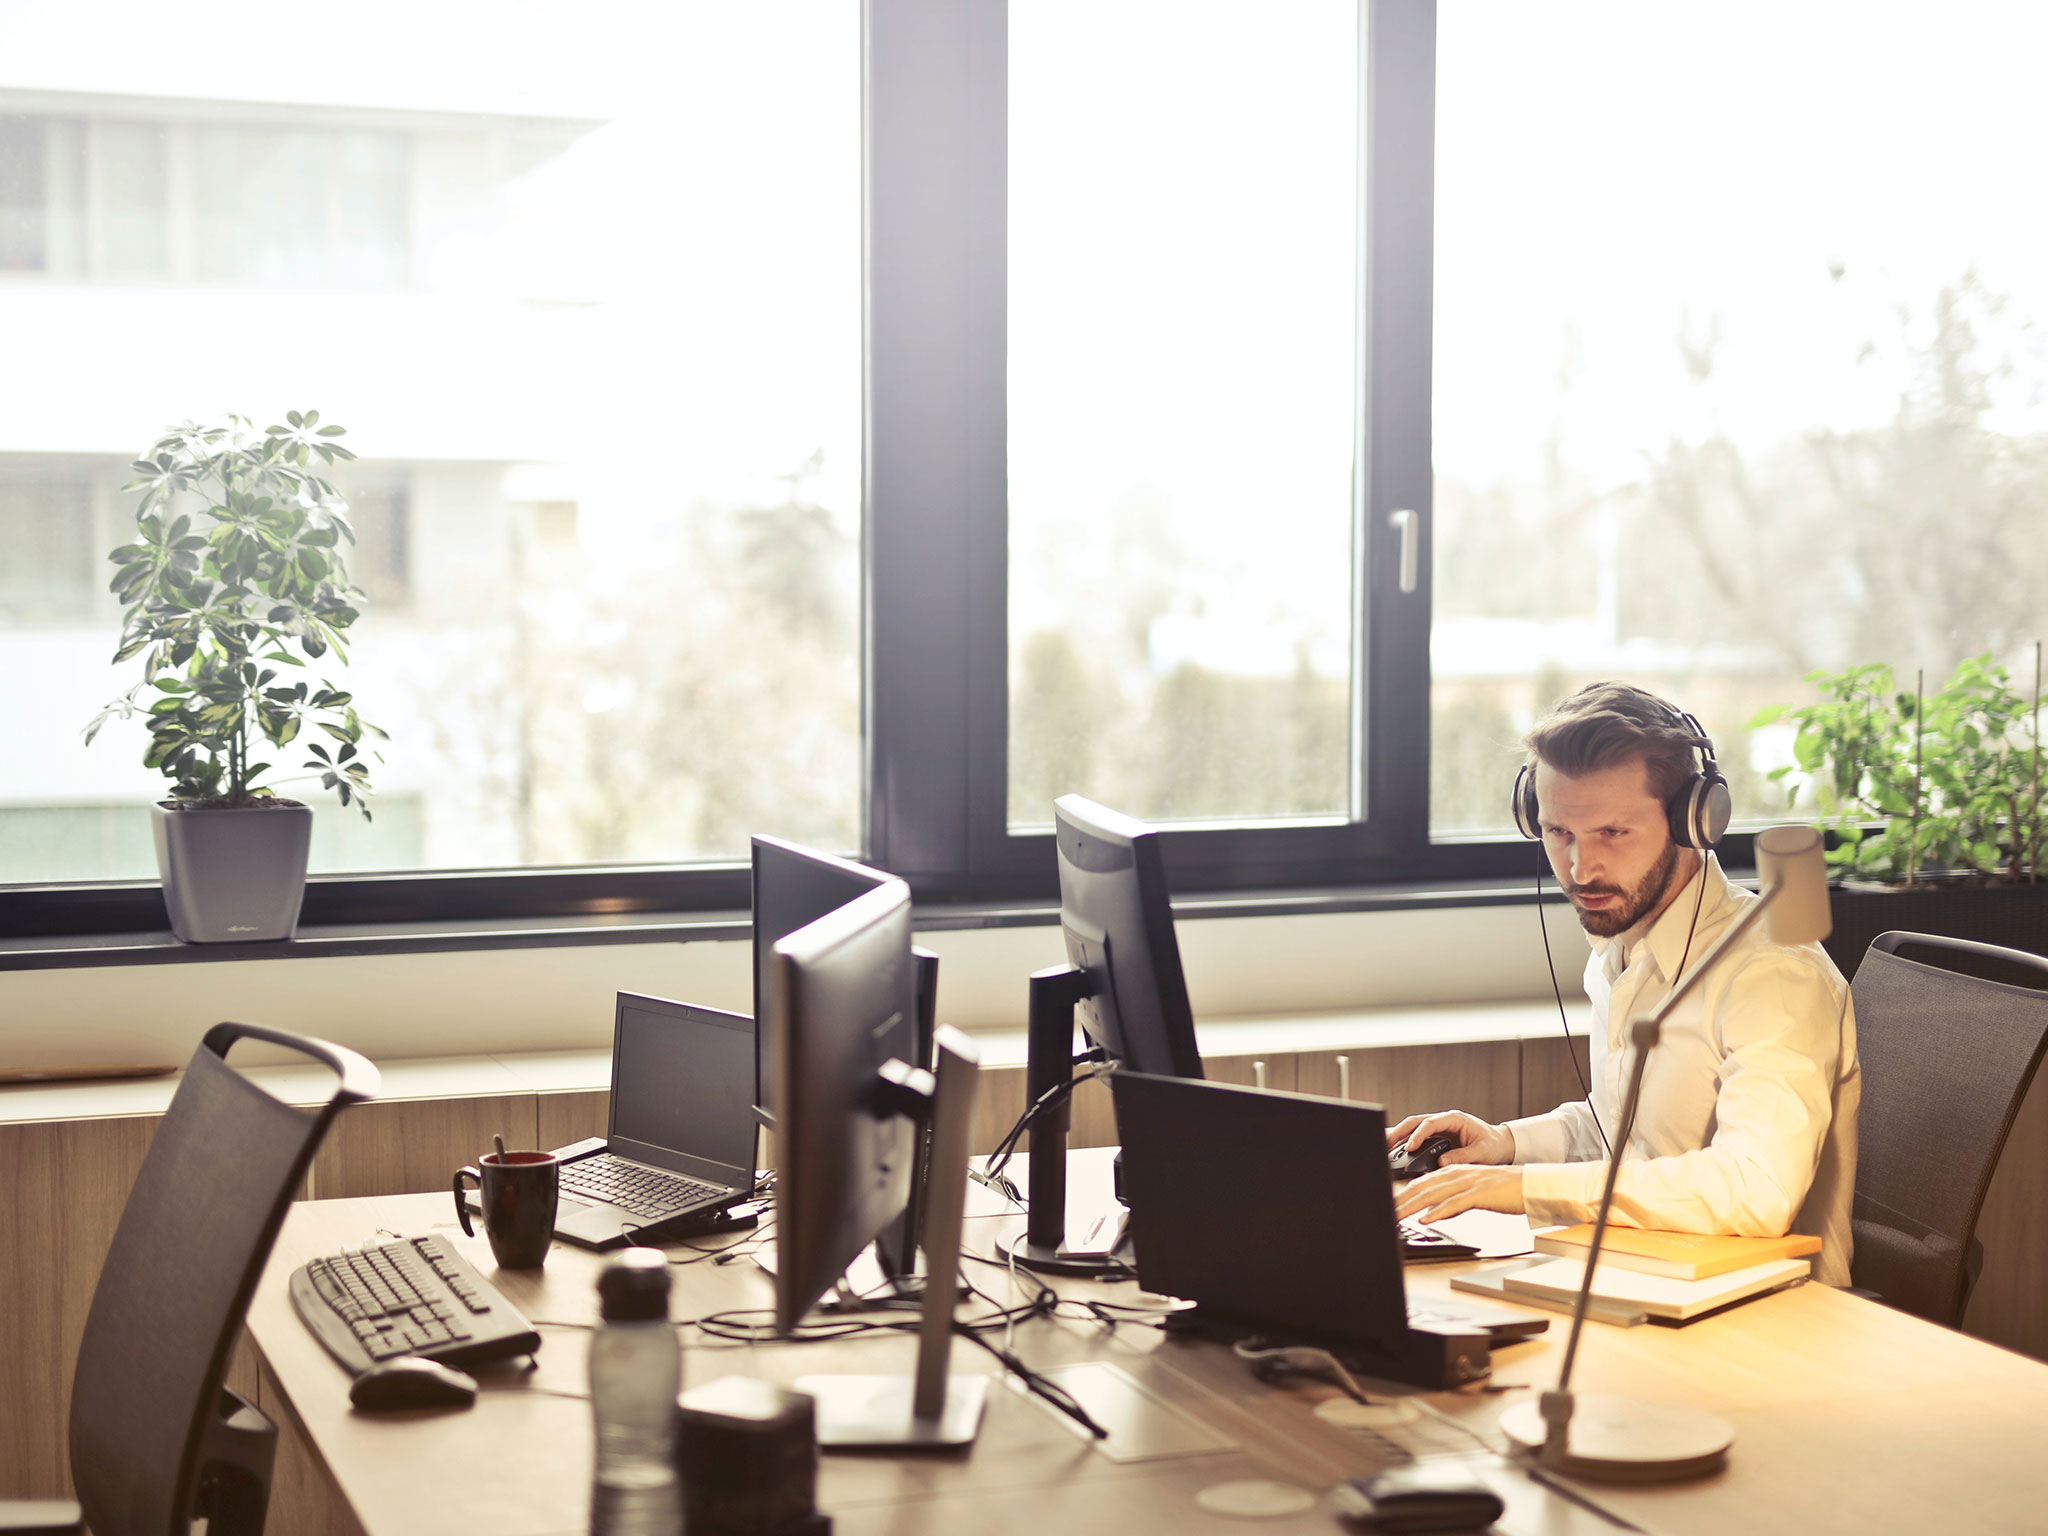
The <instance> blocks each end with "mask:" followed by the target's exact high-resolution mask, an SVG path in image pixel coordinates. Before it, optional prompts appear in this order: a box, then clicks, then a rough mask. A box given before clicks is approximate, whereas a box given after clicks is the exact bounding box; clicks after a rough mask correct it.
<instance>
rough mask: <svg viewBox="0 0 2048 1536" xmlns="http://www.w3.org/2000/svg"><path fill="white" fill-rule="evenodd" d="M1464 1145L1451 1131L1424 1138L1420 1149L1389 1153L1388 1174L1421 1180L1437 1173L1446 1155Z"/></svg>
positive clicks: (1405, 1148) (1397, 1150) (1399, 1149)
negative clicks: (1425, 1175) (1425, 1176)
mask: <svg viewBox="0 0 2048 1536" xmlns="http://www.w3.org/2000/svg"><path fill="white" fill-rule="evenodd" d="M1462 1145H1463V1143H1462V1142H1460V1141H1459V1140H1458V1138H1457V1137H1455V1136H1453V1135H1452V1134H1451V1133H1450V1132H1449V1131H1438V1132H1437V1133H1436V1134H1435V1135H1434V1136H1426V1137H1424V1138H1423V1141H1422V1145H1421V1146H1419V1147H1415V1148H1413V1149H1412V1150H1411V1149H1410V1148H1408V1147H1396V1148H1395V1149H1394V1150H1393V1151H1392V1152H1390V1153H1388V1154H1387V1172H1388V1173H1390V1174H1392V1175H1393V1176H1394V1177H1395V1178H1397V1179H1419V1178H1421V1177H1422V1176H1423V1175H1424V1174H1425V1173H1434V1172H1436V1169H1437V1165H1438V1164H1439V1163H1441V1162H1442V1161H1443V1156H1444V1154H1445V1153H1446V1152H1450V1151H1453V1150H1455V1149H1456V1148H1458V1147H1460V1146H1462Z"/></svg>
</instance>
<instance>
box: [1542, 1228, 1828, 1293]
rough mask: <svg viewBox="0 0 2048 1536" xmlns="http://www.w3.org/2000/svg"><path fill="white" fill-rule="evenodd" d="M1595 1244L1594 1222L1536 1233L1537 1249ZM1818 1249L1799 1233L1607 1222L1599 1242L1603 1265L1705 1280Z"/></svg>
mask: <svg viewBox="0 0 2048 1536" xmlns="http://www.w3.org/2000/svg"><path fill="white" fill-rule="evenodd" d="M1592 1246H1593V1225H1592V1223H1591V1222H1584V1223H1581V1224H1580V1225H1579V1226H1576V1227H1562V1228H1559V1229H1558V1230H1557V1231H1555V1232H1544V1233H1541V1234H1539V1235H1538V1237H1537V1238H1536V1251H1537V1252H1538V1253H1548V1254H1553V1255H1555V1256H1557V1257H1559V1258H1567V1259H1583V1258H1584V1257H1585V1256H1586V1250H1587V1249H1589V1248H1591V1247H1592ZM1819 1252H1820V1239H1819V1238H1818V1237H1811V1236H1808V1235H1806V1234H1804V1233H1799V1232H1793V1233H1788V1234H1787V1235H1786V1236H1784V1237H1725V1236H1720V1235H1715V1234H1703V1233H1698V1232H1650V1231H1645V1230H1644V1229H1642V1228H1640V1227H1617V1226H1613V1225H1609V1227H1608V1228H1607V1236H1606V1238H1605V1239H1603V1240H1602V1242H1601V1244H1600V1265H1601V1268H1603V1269H1604V1268H1606V1267H1607V1266H1608V1265H1610V1264H1611V1265H1613V1266H1614V1267H1615V1268H1616V1269H1634V1270H1640V1271H1641V1272H1642V1273H1644V1274H1646V1275H1668V1276H1670V1277H1671V1278H1672V1279H1674V1280H1705V1279H1709V1278H1710V1277H1712V1276H1714V1275H1725V1274H1728V1273H1729V1272H1730V1271H1732V1270H1737V1269H1748V1268H1750V1267H1751V1266H1752V1265H1756V1264H1768V1263H1769V1262H1770V1261H1771V1260H1773V1259H1805V1258H1811V1257H1812V1256H1813V1255H1814V1254H1816V1253H1819Z"/></svg>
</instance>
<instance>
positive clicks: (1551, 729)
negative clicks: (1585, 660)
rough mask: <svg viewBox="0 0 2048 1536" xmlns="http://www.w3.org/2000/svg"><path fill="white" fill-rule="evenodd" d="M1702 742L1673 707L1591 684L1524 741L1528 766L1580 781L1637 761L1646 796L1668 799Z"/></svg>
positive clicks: (1624, 688) (1639, 693) (1621, 687)
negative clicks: (1644, 771) (1646, 778)
mask: <svg viewBox="0 0 2048 1536" xmlns="http://www.w3.org/2000/svg"><path fill="white" fill-rule="evenodd" d="M1700 740H1701V738H1700V737H1699V736H1697V735H1696V734H1694V732H1693V729H1692V727H1691V726H1690V725H1688V724H1686V722H1685V720H1684V719H1683V718H1682V717H1681V716H1680V714H1679V712H1678V708H1677V706H1676V705H1672V704H1667V703H1665V702H1664V700H1662V699H1660V698H1658V697H1657V695H1655V694H1654V693H1648V692H1645V691H1644V690H1643V689H1641V688H1632V687H1630V686H1629V685H1628V684H1627V683H1591V684H1589V685H1587V686H1586V687H1584V688H1581V689H1580V690H1579V691H1578V692H1577V693H1575V694H1573V695H1572V696H1571V697H1570V698H1568V699H1563V700H1560V701H1559V702H1558V704H1557V705H1556V707H1555V708H1553V709H1552V710H1551V711H1550V713H1549V714H1547V715H1545V716H1544V717H1543V718H1542V719H1541V720H1538V721H1537V722H1536V724H1535V725H1534V726H1532V727H1531V728H1530V730H1529V734H1528V735H1527V736H1525V737H1523V738H1522V745H1523V746H1524V747H1525V748H1527V749H1528V753H1529V766H1530V767H1531V768H1533V767H1535V766H1536V764H1537V763H1539V762H1542V763H1548V764H1549V765H1550V766H1551V767H1552V768H1554V769H1555V770H1556V771H1557V772H1559V773H1561V774H1563V775H1564V776H1565V777H1566V778H1571V779H1576V778H1581V777H1583V776H1584V775H1586V774H1589V773H1598V772H1600V771H1601V770H1602V769H1605V768H1613V767H1615V766H1617V765H1618V764H1621V763H1626V762H1631V761H1634V760H1637V759H1640V760H1641V761H1642V763H1643V765H1644V766H1645V767H1646V768H1647V769H1648V770H1649V787H1650V793H1651V794H1652V795H1653V796H1655V797H1656V798H1657V799H1658V800H1669V799H1670V798H1671V797H1672V795H1674V794H1675V793H1677V791H1678V787H1679V786H1680V785H1681V784H1683V783H1684V782H1685V781H1686V780H1687V779H1688V778H1690V777H1691V776H1692V775H1693V773H1694V772H1695V771H1696V770H1697V769H1698V767H1699V758H1698V757H1697V755H1696V753H1695V749H1696V748H1697V747H1698V746H1699V745H1700Z"/></svg>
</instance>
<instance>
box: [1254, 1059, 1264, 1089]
mask: <svg viewBox="0 0 2048 1536" xmlns="http://www.w3.org/2000/svg"><path fill="white" fill-rule="evenodd" d="M1252 1086H1253V1087H1255V1088H1264V1087H1265V1086H1266V1064H1265V1063H1264V1062H1263V1061H1255V1062H1253V1063H1252Z"/></svg>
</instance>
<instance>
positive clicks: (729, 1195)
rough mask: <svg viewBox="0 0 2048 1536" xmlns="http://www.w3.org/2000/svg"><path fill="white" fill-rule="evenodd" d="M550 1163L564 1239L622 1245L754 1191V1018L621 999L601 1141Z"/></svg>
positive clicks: (664, 1234) (690, 1227) (660, 1235)
mask: <svg viewBox="0 0 2048 1536" xmlns="http://www.w3.org/2000/svg"><path fill="white" fill-rule="evenodd" d="M556 1155H557V1156H559V1157H560V1158H561V1159H562V1193H561V1200H560V1203H559V1205H558V1207H557V1209H556V1213H555V1236H557V1237H559V1238H561V1239H562V1240H563V1241H564V1242H570V1243H575V1244H578V1245H579V1246H581V1247H585V1248H597V1249H606V1248H621V1247H625V1246H626V1245H627V1244H629V1243H655V1244H658V1243H663V1242H670V1241H674V1240H675V1239H677V1238H680V1237H687V1236H689V1235H691V1234H692V1233H694V1232H700V1231H703V1230H704V1229H705V1228H707V1227H710V1226H714V1225H715V1224H716V1223H717V1221H718V1219H719V1218H720V1217H721V1216H723V1215H724V1214H725V1213H726V1212H727V1210H728V1209H729V1208H730V1207H731V1206H733V1205H735V1204H737V1203H739V1202H740V1201H743V1200H746V1199H748V1198H749V1197H750V1196H751V1195H752V1194H753V1189H754V1021H753V1020H752V1019H749V1018H747V1017H746V1016H745V1015H744V1014H738V1013H726V1012H724V1011H723V1010H721V1009H717V1008H699V1007H696V1006H694V1005H692V1004H689V1003H673V1002H669V1001H667V1000H666V999H664V998H659V997H642V996H639V995H638V994H636V993H632V992H621V993H620V994H619V1001H618V1013H617V1016H616V1018H615V1020H614V1022H613V1026H612V1096H611V1120H610V1123H609V1125H608V1127H607V1133H606V1135H605V1136H604V1137H603V1138H602V1139H599V1138H596V1137H593V1138H591V1139H590V1140H587V1141H579V1142H577V1143H575V1144H574V1145H572V1146H567V1147H561V1148H558V1149H557V1153H556Z"/></svg>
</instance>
